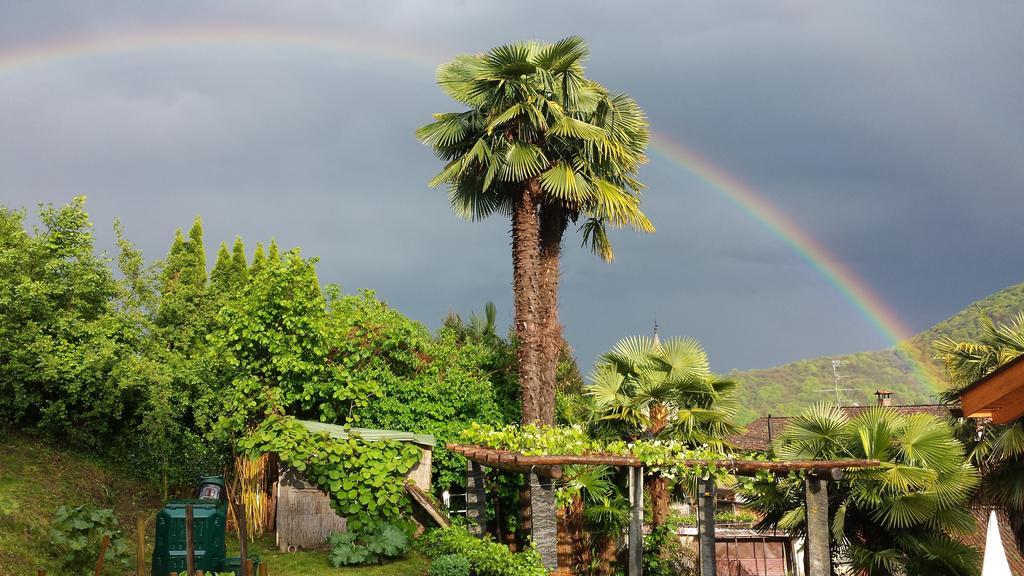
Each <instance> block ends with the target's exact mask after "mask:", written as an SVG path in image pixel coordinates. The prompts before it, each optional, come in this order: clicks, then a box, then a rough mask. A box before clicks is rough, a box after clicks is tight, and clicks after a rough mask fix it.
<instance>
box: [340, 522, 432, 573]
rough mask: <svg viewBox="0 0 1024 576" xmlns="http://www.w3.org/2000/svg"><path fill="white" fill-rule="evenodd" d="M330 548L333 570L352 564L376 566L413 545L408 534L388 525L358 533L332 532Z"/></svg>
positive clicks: (397, 527)
mask: <svg viewBox="0 0 1024 576" xmlns="http://www.w3.org/2000/svg"><path fill="white" fill-rule="evenodd" d="M327 543H328V544H329V545H330V547H331V554H330V556H329V557H328V561H329V562H330V563H331V566H334V567H335V568H337V567H339V566H350V565H353V564H379V563H381V562H382V561H384V560H385V559H391V558H397V557H399V556H404V555H405V554H406V553H407V552H408V551H409V548H411V547H412V544H411V542H410V540H409V534H408V533H407V532H406V531H405V530H403V529H402V528H401V527H399V526H397V525H395V524H390V523H387V522H380V523H378V524H374V525H372V526H370V527H369V528H368V529H366V530H363V531H362V532H360V533H358V534H357V533H356V532H335V533H334V534H331V537H330V538H328V539H327Z"/></svg>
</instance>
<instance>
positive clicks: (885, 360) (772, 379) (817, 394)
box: [729, 284, 1024, 422]
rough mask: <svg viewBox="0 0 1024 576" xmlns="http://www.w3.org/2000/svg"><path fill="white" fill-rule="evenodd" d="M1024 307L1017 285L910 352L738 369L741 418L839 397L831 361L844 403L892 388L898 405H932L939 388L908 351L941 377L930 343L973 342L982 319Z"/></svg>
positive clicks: (939, 328)
mask: <svg viewBox="0 0 1024 576" xmlns="http://www.w3.org/2000/svg"><path fill="white" fill-rule="evenodd" d="M1020 310H1024V284H1017V285H1015V286H1011V287H1009V288H1006V289H1005V290H1001V291H999V292H996V293H995V294H992V295H991V296H988V297H987V298H984V299H982V300H979V301H977V302H975V303H973V304H971V305H970V306H968V307H967V308H965V309H963V310H961V311H960V312H957V313H956V314H954V315H953V316H950V317H949V318H947V319H945V320H943V321H942V322H939V323H938V324H936V325H935V326H932V327H931V328H929V329H927V330H925V331H923V332H921V333H919V334H916V335H915V336H913V337H912V338H911V339H910V340H909V342H908V343H907V344H908V348H909V350H902V349H900V350H897V349H892V348H890V349H887V350H878V351H874V352H858V353H856V354H845V355H837V356H827V357H824V356H823V357H820V358H813V359H810V360H799V361H797V362H792V363H790V364H785V365H782V366H776V367H774V368H762V369H755V370H744V371H733V372H731V373H730V374H729V377H730V378H732V379H734V380H736V381H737V382H739V384H740V386H739V391H738V395H739V398H740V406H741V409H740V421H742V422H746V421H749V420H752V419H754V418H756V417H758V416H762V415H765V414H776V415H788V414H795V413H797V412H799V411H800V410H801V409H803V408H805V407H807V406H810V405H812V404H814V403H815V402H821V401H823V400H834V399H835V394H834V393H832V392H825V391H823V390H832V388H833V387H834V384H835V379H834V376H833V372H832V361H833V360H838V361H840V362H841V364H840V365H839V367H838V372H839V375H840V376H841V378H840V380H839V382H840V386H839V387H840V388H851V389H852V390H847V391H843V392H841V394H842V401H843V403H844V404H850V403H854V402H856V403H858V404H868V403H873V402H874V401H875V398H874V395H873V393H874V391H875V390H878V389H887V390H891V391H893V393H894V394H893V401H894V402H895V403H898V404H931V403H934V402H935V401H936V398H935V395H936V393H937V392H938V390H937V389H933V387H932V386H929V385H926V384H923V383H921V381H920V380H919V379H918V378H917V377H916V375H915V374H914V373H913V372H911V369H910V365H911V364H910V362H908V361H907V358H908V355H913V356H915V357H917V358H919V359H921V360H922V361H924V362H926V363H927V364H929V365H930V367H931V369H932V371H933V377H934V378H935V379H936V380H941V374H942V367H941V366H940V365H939V363H938V362H936V361H935V360H933V359H932V356H933V353H932V349H931V343H932V342H933V341H934V340H936V339H938V338H940V337H942V336H949V337H950V338H953V339H954V340H973V339H976V338H977V336H978V335H979V334H980V332H981V317H982V315H987V316H989V317H990V318H992V319H993V320H995V321H996V322H1001V321H1004V320H1007V319H1009V318H1010V317H1012V316H1013V315H1014V314H1016V313H1017V312H1018V311H1020Z"/></svg>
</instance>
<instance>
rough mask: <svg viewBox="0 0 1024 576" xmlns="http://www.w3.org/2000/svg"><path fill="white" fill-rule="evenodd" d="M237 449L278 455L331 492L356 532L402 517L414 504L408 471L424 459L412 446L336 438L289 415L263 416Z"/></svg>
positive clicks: (333, 504)
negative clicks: (407, 486) (314, 430)
mask: <svg viewBox="0 0 1024 576" xmlns="http://www.w3.org/2000/svg"><path fill="white" fill-rule="evenodd" d="M238 448H239V450H240V451H242V452H243V453H245V454H247V455H249V456H257V455H260V454H264V453H268V452H269V453H274V454H277V456H278V458H280V459H281V462H282V463H284V464H285V465H286V466H290V467H292V468H295V469H296V470H298V471H299V472H301V473H302V474H303V475H305V477H306V479H307V480H308V481H309V482H311V483H313V484H315V485H316V486H318V487H319V488H320V489H322V490H323V491H325V492H326V493H327V494H328V495H330V497H331V505H332V506H333V507H334V509H335V511H337V512H338V514H340V515H342V516H345V517H346V518H347V519H348V525H349V527H351V528H352V529H353V530H359V529H360V528H361V527H363V526H367V525H370V524H372V523H374V522H377V521H380V520H395V519H398V518H401V517H402V516H403V513H404V512H405V511H406V508H407V507H408V504H409V501H408V497H407V495H406V493H405V482H406V478H405V475H406V474H407V473H408V472H409V470H411V469H412V467H413V466H415V465H416V463H417V462H419V459H420V451H419V448H417V447H416V446H415V445H412V444H408V443H404V442H398V441H396V440H380V441H375V442H366V441H363V440H360V439H358V438H355V437H351V438H347V439H337V438H332V437H331V436H328V435H327V434H314V433H312V432H310V431H309V430H308V429H306V427H305V426H303V425H302V424H301V423H300V422H298V421H297V420H295V419H294V418H290V417H285V416H271V417H269V418H267V419H266V420H264V421H263V423H262V424H260V425H259V426H258V427H257V428H256V429H254V430H253V431H252V433H251V434H249V435H248V436H247V437H246V438H244V439H242V440H240V441H239V442H238Z"/></svg>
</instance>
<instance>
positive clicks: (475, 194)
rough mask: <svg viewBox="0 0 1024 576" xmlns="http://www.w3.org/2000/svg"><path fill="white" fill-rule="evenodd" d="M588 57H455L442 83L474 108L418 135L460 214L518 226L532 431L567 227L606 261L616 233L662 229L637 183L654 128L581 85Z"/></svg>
mask: <svg viewBox="0 0 1024 576" xmlns="http://www.w3.org/2000/svg"><path fill="white" fill-rule="evenodd" d="M586 56H587V48H586V45H585V44H584V43H583V41H582V40H581V39H580V38H577V37H570V38H566V39H564V40H561V41H559V42H556V43H553V44H546V43H540V42H520V43H516V44H509V45H505V46H499V47H497V48H494V49H492V50H490V51H489V52H487V53H484V54H471V55H462V56H458V57H457V58H455V59H454V60H452V61H451V62H448V63H446V64H443V65H442V66H441V67H440V68H439V69H438V71H437V83H438V85H439V86H440V87H441V89H442V90H443V91H444V92H445V93H446V94H448V95H449V96H451V97H452V98H453V99H455V100H456V101H458V102H460V103H462V104H464V105H465V106H467V107H468V109H467V110H464V111H462V112H454V113H445V114H436V115H435V116H434V122H431V123H430V124H427V125H425V126H423V127H421V128H420V129H419V130H417V132H416V135H417V137H418V138H419V139H420V140H421V141H422V142H424V143H425V144H427V145H429V146H431V147H432V148H433V149H434V152H435V153H436V154H437V156H438V157H439V158H441V159H442V160H444V161H445V162H446V165H445V167H444V169H443V170H442V171H441V172H440V173H439V174H438V175H437V176H436V177H435V178H434V179H433V180H432V181H431V185H432V186H438V185H441V184H445V185H447V186H448V189H449V199H450V201H451V205H452V208H453V209H454V210H455V212H456V213H457V214H458V215H459V216H462V217H464V218H466V219H469V220H479V219H483V218H486V217H488V216H490V215H492V214H495V213H497V214H501V215H503V216H508V217H510V218H511V221H512V230H511V234H512V265H513V276H512V277H513V280H512V284H513V292H514V302H515V333H516V336H517V339H518V341H519V346H518V349H517V355H518V357H517V372H518V376H519V382H520V386H521V387H522V391H523V421H524V422H526V423H541V424H552V423H553V421H554V395H555V371H556V367H557V361H558V352H559V347H560V346H561V342H562V339H561V329H560V327H559V324H558V314H557V307H558V302H557V294H558V276H559V273H558V266H559V259H560V250H561V241H562V236H563V235H564V232H565V230H566V228H567V227H568V225H569V223H571V222H580V221H582V224H581V226H580V229H581V232H582V233H583V239H584V243H585V244H587V245H589V246H590V248H591V249H592V250H593V251H594V252H596V253H597V254H599V255H601V256H602V257H603V258H605V259H611V258H612V251H611V246H610V244H609V242H608V234H607V228H608V227H609V226H612V227H620V226H632V227H634V228H637V229H639V230H644V231H648V232H650V231H653V230H654V228H653V226H652V225H651V223H650V221H649V220H648V219H647V217H646V216H644V214H643V212H641V211H640V197H639V191H640V189H641V187H642V186H641V184H640V182H639V181H637V180H636V178H635V175H636V171H637V169H638V168H639V166H640V164H641V163H643V162H644V161H645V158H644V151H645V149H646V146H647V140H648V128H647V120H646V118H645V116H644V114H643V111H642V110H640V108H639V107H638V106H637V105H636V103H635V102H634V101H633V100H632V99H631V98H629V97H628V96H625V95H622V94H612V93H610V92H609V91H608V90H607V89H606V88H605V87H604V86H602V85H600V84H598V83H597V82H594V81H592V80H589V79H587V78H586V77H585V76H584V73H583V66H582V63H583V61H584V59H585V58H586Z"/></svg>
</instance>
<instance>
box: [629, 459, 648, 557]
mask: <svg viewBox="0 0 1024 576" xmlns="http://www.w3.org/2000/svg"><path fill="white" fill-rule="evenodd" d="M629 501H630V508H629V549H628V553H629V576H643V573H644V469H643V468H642V467H639V466H637V467H633V468H630V469H629Z"/></svg>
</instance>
